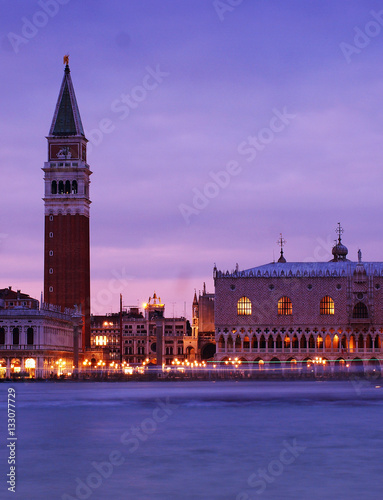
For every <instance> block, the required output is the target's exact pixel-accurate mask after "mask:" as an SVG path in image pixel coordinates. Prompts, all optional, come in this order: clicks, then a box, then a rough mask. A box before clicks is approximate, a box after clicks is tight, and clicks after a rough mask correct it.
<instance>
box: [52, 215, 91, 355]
mask: <svg viewBox="0 0 383 500" xmlns="http://www.w3.org/2000/svg"><path fill="white" fill-rule="evenodd" d="M50 217H52V216H45V250H44V257H45V258H44V301H45V302H48V303H50V304H54V305H59V306H61V307H62V308H65V307H69V308H73V307H74V305H75V304H77V305H81V308H82V314H83V322H84V325H83V336H82V342H83V347H90V248H89V218H88V217H85V216H84V215H78V214H76V215H54V216H53V220H50ZM50 233H53V237H50ZM50 251H53V256H50V255H49V252H50ZM50 269H53V273H50V272H49V270H50ZM50 287H53V292H50V291H49V290H50Z"/></svg>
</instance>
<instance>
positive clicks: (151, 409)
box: [0, 381, 383, 500]
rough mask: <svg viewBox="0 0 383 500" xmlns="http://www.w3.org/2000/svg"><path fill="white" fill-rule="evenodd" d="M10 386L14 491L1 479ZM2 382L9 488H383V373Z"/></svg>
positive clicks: (53, 491)
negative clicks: (354, 377)
mask: <svg viewBox="0 0 383 500" xmlns="http://www.w3.org/2000/svg"><path fill="white" fill-rule="evenodd" d="M10 386H11V387H14V388H15V389H16V395H17V396H16V397H17V402H18V403H17V432H16V435H17V437H18V441H17V448H16V451H17V477H16V484H17V486H16V494H12V493H10V492H8V491H7V487H8V485H7V484H6V479H4V478H5V477H6V476H5V475H6V473H7V472H9V466H8V464H7V457H8V452H7V449H6V442H5V439H4V437H6V431H7V428H6V425H7V423H6V417H7V416H6V402H5V401H6V394H7V388H8V387H10ZM0 392H1V395H2V397H1V405H0V428H1V436H2V437H3V438H2V440H1V449H0V466H1V469H0V472H1V480H0V481H1V482H0V498H14V499H22V500H45V499H48V500H51V499H52V500H53V499H60V500H69V499H71V500H72V499H73V498H75V499H80V498H82V499H85V498H90V499H94V500H98V499H102V500H103V499H117V500H119V499H124V500H125V499H128V500H130V499H138V500H179V499H186V500H189V499H190V500H192V499H193V500H194V499H203V500H205V499H212V500H215V499H217V500H218V499H219V500H221V499H222V500H226V499H227V500H250V499H256V498H261V499H273V500H279V499H281V500H282V499H283V500H285V499H303V500H306V499H309V500H316V499H321V500H322V499H342V500H343V499H363V500H368V499H374V500H375V499H376V500H378V499H381V498H382V496H383V495H382V486H383V475H382V472H383V471H382V469H383V465H382V464H383V388H381V387H379V386H378V383H370V382H368V383H367V382H366V383H363V384H359V385H358V384H357V383H355V382H353V383H352V382H335V381H332V382H311V381H310V382H303V381H301V382H284V381H275V382H274V381H273V382H265V381H262V382H257V381H249V382H244V381H239V382H235V381H233V382H231V381H229V382H227V381H225V382H148V383H144V382H143V383H136V382H133V383H93V382H92V383H70V382H69V383H60V382H57V383H54V382H46V383H29V384H28V383H17V384H8V383H3V384H1V385H0ZM132 426H133V433H134V432H136V431H135V430H134V429H136V430H137V429H138V433H139V435H138V436H134V435H133V434H132ZM110 460H112V462H113V463H112V464H111V462H110ZM108 462H109V463H108ZM122 462H123V463H122ZM92 464H93V465H92ZM102 464H103V465H102ZM95 467H96V468H98V469H99V472H97V470H96V468H95ZM100 467H103V468H102V469H100ZM100 471H101V472H100ZM103 476H105V477H103ZM87 483H88V484H89V486H88V485H87ZM79 485H81V487H80V486H79ZM76 488H77V493H76Z"/></svg>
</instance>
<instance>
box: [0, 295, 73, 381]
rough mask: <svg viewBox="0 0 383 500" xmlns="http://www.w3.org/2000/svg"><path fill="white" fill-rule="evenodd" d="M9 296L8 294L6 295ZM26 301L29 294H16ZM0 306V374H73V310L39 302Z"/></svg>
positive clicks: (37, 375)
mask: <svg viewBox="0 0 383 500" xmlns="http://www.w3.org/2000/svg"><path fill="white" fill-rule="evenodd" d="M9 295H11V294H9ZM19 296H20V297H22V298H23V299H25V300H22V302H28V297H29V296H28V295H25V294H21V293H19ZM29 299H30V302H31V304H28V303H26V304H22V305H19V306H15V307H1V306H0V377H1V378H4V377H8V378H9V377H12V376H23V377H35V378H40V377H42V378H46V377H50V376H53V375H54V376H60V375H63V374H64V375H68V374H71V373H73V363H74V356H73V346H74V334H75V331H74V321H73V319H74V318H73V315H74V313H75V311H74V310H66V311H65V312H61V310H59V307H57V306H52V305H51V304H42V305H41V307H39V303H38V301H37V300H36V299H31V297H29Z"/></svg>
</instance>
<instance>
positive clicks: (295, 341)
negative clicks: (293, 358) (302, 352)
mask: <svg viewBox="0 0 383 500" xmlns="http://www.w3.org/2000/svg"><path fill="white" fill-rule="evenodd" d="M298 348H299V342H298V337H297V334H296V333H295V334H294V337H293V349H298Z"/></svg>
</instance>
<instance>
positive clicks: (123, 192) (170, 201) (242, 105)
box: [0, 0, 383, 316]
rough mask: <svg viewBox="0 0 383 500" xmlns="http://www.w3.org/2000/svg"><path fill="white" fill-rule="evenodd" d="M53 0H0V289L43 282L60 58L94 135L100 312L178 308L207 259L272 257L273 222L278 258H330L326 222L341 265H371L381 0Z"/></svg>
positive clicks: (382, 201) (95, 288)
mask: <svg viewBox="0 0 383 500" xmlns="http://www.w3.org/2000/svg"><path fill="white" fill-rule="evenodd" d="M57 2H58V0H57V1H56V2H53V3H51V4H50V8H51V9H52V10H51V13H50V17H49V18H48V15H46V16H45V17H44V14H43V15H41V11H42V10H43V8H42V5H43V4H48V3H50V2H48V0H41V2H37V1H31V0H28V1H26V0H20V1H17V2H14V1H13V0H2V1H1V3H0V19H1V37H2V43H1V48H0V52H1V65H2V68H1V74H2V78H1V81H0V87H1V117H2V120H1V123H0V127H1V132H2V134H1V136H2V146H1V149H0V155H1V156H0V159H1V161H0V165H1V167H0V168H1V187H2V190H1V197H0V209H1V211H0V214H1V215H0V257H1V275H0V278H1V279H0V288H2V287H6V286H9V285H12V287H13V288H14V289H22V290H23V291H24V292H26V293H29V294H31V295H32V296H34V297H37V298H40V291H41V290H42V288H43V202H42V199H41V198H42V197H43V172H42V171H41V167H42V166H43V162H44V161H45V160H46V139H45V136H46V135H47V133H48V131H49V127H50V124H51V120H52V116H53V112H54V107H55V104H56V99H57V96H58V92H59V88H60V84H61V80H62V77H63V70H64V67H63V65H62V56H63V55H64V54H66V53H69V54H70V68H71V74H72V79H73V83H74V87H75V91H76V95H77V100H78V103H79V108H80V112H81V116H82V121H83V124H84V127H85V131H86V135H87V137H88V139H90V140H91V142H93V143H94V144H92V146H91V151H90V152H89V155H88V161H89V164H90V166H91V169H92V171H93V175H92V178H91V179H92V185H91V199H92V201H93V203H92V207H91V276H92V284H91V293H92V303H93V312H94V313H103V312H111V311H112V310H116V309H117V308H118V301H119V292H122V293H123V297H124V303H125V304H126V305H135V304H136V305H137V304H141V303H142V302H144V301H146V300H147V299H148V297H149V295H152V293H153V291H154V290H155V291H156V292H157V294H159V295H160V296H161V298H162V299H163V301H164V302H165V303H166V304H167V313H168V315H172V313H173V308H174V312H175V314H182V313H183V311H184V304H185V303H186V312H187V316H190V309H191V301H192V298H193V292H194V288H197V290H198V289H201V288H202V283H203V281H206V283H207V288H208V291H213V280H212V269H213V265H214V262H216V263H217V266H218V268H219V269H229V270H231V269H233V268H234V267H235V264H236V262H238V263H239V267H240V268H241V269H246V268H250V267H254V266H256V265H261V264H264V263H267V262H270V261H272V260H273V255H275V257H276V258H277V257H278V246H277V245H276V241H277V239H278V237H279V233H280V232H282V233H283V236H284V238H285V239H286V240H287V244H286V247H285V257H286V259H287V260H288V261H302V260H311V261H313V260H329V259H330V252H331V246H332V243H333V240H334V238H335V236H336V235H335V231H334V230H335V227H336V223H337V222H338V221H341V223H342V225H343V227H344V229H345V232H344V238H343V242H344V243H345V244H346V245H347V246H348V248H349V257H350V258H351V259H352V260H356V257H357V255H356V253H357V250H358V248H359V247H360V248H361V249H362V252H363V259H364V260H366V261H368V260H371V261H374V260H375V261H380V260H383V259H382V253H383V252H382V243H383V221H382V217H381V216H380V214H381V212H382V205H383V196H382V194H381V191H382V189H381V186H382V185H383V169H382V167H381V166H382V163H383V150H382V133H383V118H382V113H381V108H382V102H383V85H382V81H383V65H382V50H383V26H382V25H383V11H382V13H381V23H382V24H378V23H377V21H375V18H374V15H373V14H372V13H371V11H375V12H377V13H379V12H380V11H381V10H382V9H383V4H382V2H379V1H360V0H359V1H355V0H342V1H336V2H334V1H333V0H332V1H330V0H328V1H327V0H316V1H310V2H307V1H305V0H300V1H294V0H289V1H288V2H286V0H275V1H261V0H244V1H243V2H240V1H239V0H222V1H221V2H214V1H213V0H178V1H176V0H173V1H171V0H161V1H158V0H131V1H129V2H125V1H109V2H105V1H104V0H82V1H81V2H78V1H76V0H69V1H67V0H61V2H62V3H63V4H62V5H61V4H60V5H59V4H58V3H57ZM225 3H226V4H227V5H229V4H230V3H231V4H232V5H235V4H238V5H237V6H236V7H230V6H229V7H228V9H227V10H224V9H223V5H224V4H225ZM219 4H220V5H221V9H222V10H221V11H220V7H219ZM55 5H56V8H55ZM46 8H48V7H46ZM39 12H40V13H39ZM27 21H28V22H34V23H35V24H39V26H40V27H38V28H33V27H31V26H29V28H28V30H27V28H26V22H27ZM356 28H357V30H356ZM358 29H359V30H360V31H358ZM26 30H27V31H26ZM32 30H33V31H32ZM366 31H367V33H368V35H367V36H366V35H363V34H361V33H363V32H366ZM23 32H24V34H23ZM10 33H13V34H14V35H10ZM357 33H359V34H357ZM16 35H17V36H19V37H22V36H23V37H24V38H23V39H22V38H17V36H16ZM25 35H27V36H28V37H29V38H26V37H25ZM355 37H356V38H355ZM342 44H343V45H342ZM148 68H150V69H149V70H148ZM156 68H157V69H158V68H159V70H160V72H161V73H163V75H162V76H159V77H158V81H157V82H156V81H155V80H154V79H153V77H150V76H147V75H149V74H150V72H153V71H155V70H156ZM143 83H146V84H147V87H150V89H149V90H144V92H143V91H142V88H139V87H140V86H142V84H143ZM137 86H139V87H138V88H137ZM145 94H146V95H145ZM122 96H125V99H126V100H128V101H129V100H130V102H132V103H133V104H132V105H131V107H128V106H127V105H126V104H123V103H122V102H121V99H122V98H123V97H122ZM132 96H133V97H132ZM280 113H284V114H285V115H286V113H287V115H288V117H287V118H284V122H285V123H283V122H282V121H281V120H280V119H279V120H278V119H277V118H274V117H275V116H277V115H278V114H280ZM291 115H294V116H291ZM105 120H107V121H106V123H107V130H108V131H109V132H110V133H104V134H103V136H102V138H101V140H100V133H99V132H98V133H97V132H95V130H99V129H100V121H104V122H105ZM104 125H105V124H104ZM270 126H271V127H272V129H273V130H274V131H270V128H269V127H270ZM96 138H97V140H98V142H99V143H98V144H95V142H96ZM254 141H255V143H256V144H257V146H249V142H254ZM250 147H251V148H253V149H252V150H250V149H249V148H250ZM256 148H258V150H257V149H256ZM241 153H242V154H241ZM253 153H255V154H253ZM254 156H255V158H253V157H254ZM249 160H250V161H249ZM228 164H229V168H231V174H230V175H229V174H226V175H225V176H224V177H222V178H221V181H222V182H224V184H222V186H223V187H218V188H217V187H216V186H214V184H212V182H213V179H212V176H213V177H214V175H216V174H217V173H218V172H220V171H223V170H225V169H226V168H227V165H228ZM234 174H235V175H234ZM198 190H199V191H202V192H203V191H204V190H205V191H206V192H207V193H208V194H209V196H210V199H209V200H208V203H207V206H206V207H204V208H201V207H202V206H203V203H205V204H206V200H205V202H203V201H201V200H199V203H200V205H193V198H194V197H195V193H196V192H198ZM194 201H195V200H194ZM180 206H183V210H184V211H185V210H189V215H188V216H186V215H185V216H183V215H182V213H181V210H180ZM186 206H188V207H189V208H187V209H185V207H186ZM187 222H188V223H187ZM116 276H122V280H120V281H116Z"/></svg>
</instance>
